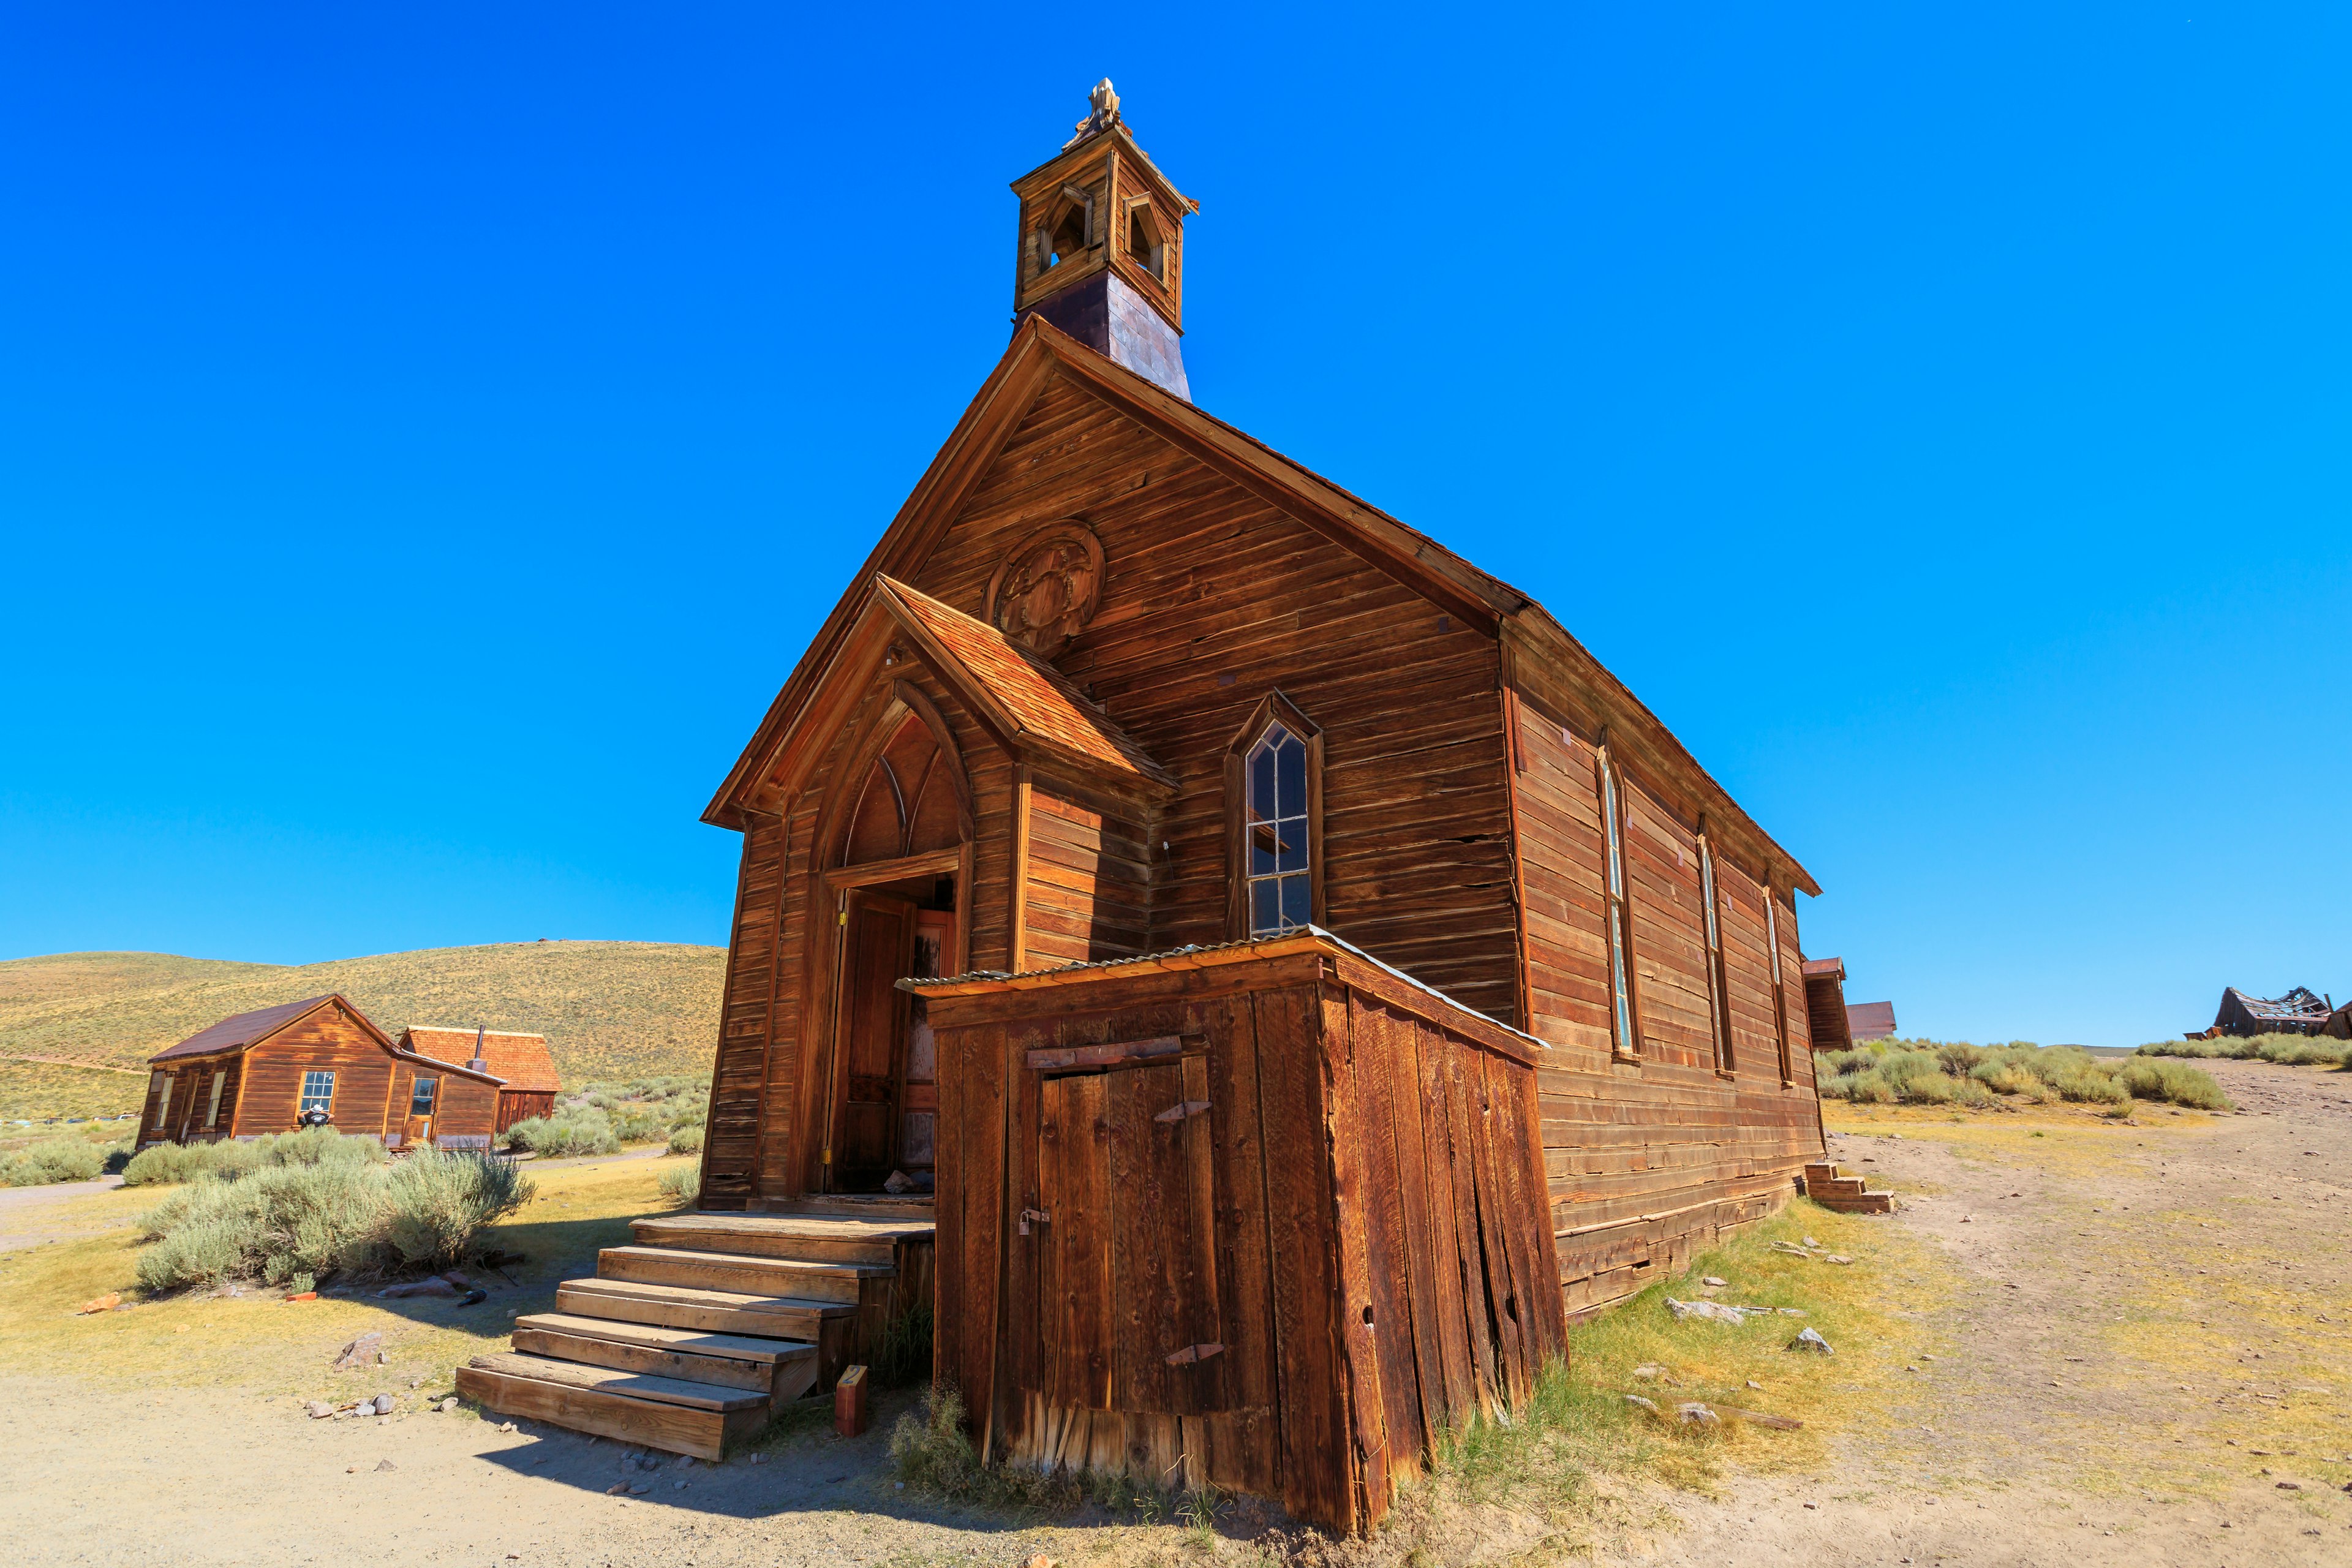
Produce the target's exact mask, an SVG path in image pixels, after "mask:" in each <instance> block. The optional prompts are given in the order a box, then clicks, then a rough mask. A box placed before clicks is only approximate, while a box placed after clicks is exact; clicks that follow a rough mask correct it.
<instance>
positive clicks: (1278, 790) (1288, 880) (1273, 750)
mask: <svg viewBox="0 0 2352 1568" xmlns="http://www.w3.org/2000/svg"><path fill="white" fill-rule="evenodd" d="M1246 764H1247V765H1246V771H1247V775H1248V780H1249V801H1248V806H1249V812H1248V818H1247V820H1246V822H1245V823H1244V826H1243V831H1244V834H1245V835H1246V838H1247V844H1248V879H1249V885H1248V901H1247V907H1248V910H1249V931H1250V935H1252V936H1265V935H1269V934H1271V933H1274V932H1277V931H1291V930H1294V929H1296V928H1297V927H1299V926H1303V925H1307V924H1310V923H1311V922H1312V921H1314V918H1315V889H1314V882H1313V878H1312V867H1311V866H1310V864H1309V857H1310V856H1311V855H1312V854H1313V853H1314V847H1313V846H1312V845H1311V844H1309V843H1308V842H1307V820H1308V812H1307V742H1304V741H1302V740H1300V739H1299V738H1298V737H1297V735H1294V734H1292V733H1291V732H1290V731H1289V729H1288V728H1287V727H1286V726H1285V725H1284V724H1282V723H1281V722H1280V721H1276V722H1275V723H1272V724H1269V725H1267V726H1266V729H1265V733H1264V734H1262V735H1260V736H1259V737H1258V739H1257V743H1256V744H1255V745H1254V746H1252V747H1251V748H1250V750H1249V755H1248V757H1247V759H1246Z"/></svg>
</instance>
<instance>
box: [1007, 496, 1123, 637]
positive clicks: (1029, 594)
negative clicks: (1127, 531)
mask: <svg viewBox="0 0 2352 1568" xmlns="http://www.w3.org/2000/svg"><path fill="white" fill-rule="evenodd" d="M1102 588H1103V547H1102V541H1101V540H1099V539H1097V538H1096V537H1095V531H1094V530H1093V529H1091V528H1088V527H1087V525H1086V524H1085V523H1083V522H1080V521H1077V520H1076V518H1070V519H1067V520H1066V521H1061V522H1055V523H1048V524H1047V525H1046V526H1045V527H1044V528H1041V529H1039V530H1038V531H1036V532H1034V533H1033V534H1031V535H1030V536H1029V537H1028V538H1026V539H1024V540H1023V541H1022V542H1020V543H1019V544H1017V545H1015V546H1014V547H1013V552H1012V553H1011V554H1009V555H1007V556H1006V557H1005V558H1004V564H1003V565H1002V566H999V567H998V568H997V569H996V575H995V576H993V577H992V578H990V579H989V580H988V622H989V624H990V625H991V626H994V627H995V628H996V629H997V630H998V631H1001V632H1003V634H1004V635H1005V636H1006V637H1010V638H1012V639H1013V641H1014V642H1017V643H1019V644H1021V645H1022V646H1023V647H1025V648H1027V649H1029V650H1030V651H1031V652H1032V653H1034V654H1036V655H1037V656H1038V657H1040V658H1053V657H1054V656H1055V654H1057V653H1059V652H1061V651H1062V649H1063V648H1065V647H1068V646H1069V641H1070V639H1071V638H1072V637H1076V636H1077V635H1078V632H1079V631H1080V629H1081V628H1083V627H1084V626H1086V624H1087V622H1088V621H1090V620H1092V619H1093V618H1094V613H1095V606H1096V605H1099V604H1101V603H1102Z"/></svg>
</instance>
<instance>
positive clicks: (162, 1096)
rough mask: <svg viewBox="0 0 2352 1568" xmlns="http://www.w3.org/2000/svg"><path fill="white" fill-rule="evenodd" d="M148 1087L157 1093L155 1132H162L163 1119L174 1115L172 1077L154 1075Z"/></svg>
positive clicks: (164, 1074)
mask: <svg viewBox="0 0 2352 1568" xmlns="http://www.w3.org/2000/svg"><path fill="white" fill-rule="evenodd" d="M148 1087H149V1088H151V1089H153V1090H154V1091H155V1131H158V1132H161V1131H163V1119H164V1118H165V1117H167V1116H169V1115H171V1113H172V1075H171V1074H170V1073H167V1072H159V1073H156V1074H153V1075H152V1077H151V1078H150V1079H149V1083H148Z"/></svg>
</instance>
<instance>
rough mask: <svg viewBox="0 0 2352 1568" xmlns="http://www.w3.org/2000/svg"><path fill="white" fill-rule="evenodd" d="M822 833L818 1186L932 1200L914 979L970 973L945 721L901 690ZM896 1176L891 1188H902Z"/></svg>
mask: <svg viewBox="0 0 2352 1568" xmlns="http://www.w3.org/2000/svg"><path fill="white" fill-rule="evenodd" d="M843 776H844V778H845V780H848V781H851V783H850V788H849V790H848V791H847V792H846V793H845V794H844V795H840V796H838V797H837V799H836V815H835V816H834V819H833V822H832V824H831V826H830V827H829V829H828V831H827V832H826V834H825V835H824V841H825V842H826V843H827V844H828V845H829V846H830V847H832V850H833V854H832V856H831V857H830V858H831V860H832V868H831V869H829V870H828V871H826V872H825V873H824V880H825V882H826V884H827V891H828V892H829V893H830V894H831V898H830V900H829V901H830V903H831V905H832V907H833V910H834V914H835V920H834V922H833V923H834V931H835V941H834V943H833V963H832V973H831V975H830V979H831V981H832V984H831V986H830V990H831V992H832V994H833V995H834V997H835V1006H834V1007H833V1009H832V1027H831V1030H830V1033H829V1038H828V1045H829V1049H828V1050H827V1052H826V1059H825V1063H824V1074H823V1076H822V1078H821V1079H820V1080H819V1081H818V1084H817V1085H816V1086H814V1087H818V1088H819V1089H821V1091H822V1099H821V1100H820V1102H819V1105H818V1107H817V1111H818V1118H817V1120H818V1125H819V1128H820V1129H821V1131H820V1135H819V1140H818V1142H819V1150H818V1160H817V1169H816V1171H815V1173H814V1175H815V1177H816V1180H815V1182H814V1185H815V1186H816V1187H817V1189H818V1190H820V1191H824V1192H832V1193H866V1192H879V1191H883V1190H886V1189H887V1188H890V1187H894V1186H895V1187H897V1188H898V1189H899V1190H902V1191H903V1190H909V1189H911V1190H912V1191H915V1192H929V1191H930V1190H931V1186H932V1175H933V1170H934V1166H935V1162H936V1154H935V1152H934V1151H935V1148H936V1143H937V1130H938V1121H939V1085H938V1081H937V1080H938V1066H937V1058H936V1056H935V1055H934V1053H933V1052H932V1049H931V1031H930V1026H929V1022H928V1021H927V1020H926V1018H925V1017H924V1016H923V1005H922V1004H921V1002H919V1000H918V999H916V998H914V997H911V996H909V995H908V994H906V993H905V992H903V991H900V990H898V981H899V980H900V979H901V978H903V977H905V976H908V975H929V974H952V973H959V972H961V970H962V969H963V968H964V967H965V963H964V952H965V940H966V933H965V931H964V912H965V909H966V906H967V905H968V903H969V900H970V892H969V889H970V886H971V821H972V815H971V784H970V782H969V780H968V779H967V778H966V776H965V774H964V770H963V763H962V759H961V757H960V756H959V755H958V754H957V752H956V748H955V742H954V738H953V736H952V734H951V732H950V731H949V729H948V727H947V724H946V722H945V721H944V720H942V719H941V718H940V714H939V711H938V710H937V709H936V708H934V707H933V706H932V705H931V703H930V701H929V700H928V699H927V698H925V697H924V696H923V694H922V693H921V692H920V691H919V689H916V688H914V687H912V686H910V685H908V684H907V683H906V682H904V681H901V682H898V683H896V684H895V685H894V687H893V689H892V696H891V700H890V702H889V703H888V705H887V707H886V708H885V710H883V712H882V713H881V714H880V715H879V716H878V719H877V722H876V723H875V725H874V727H873V729H872V731H870V732H869V733H868V735H867V737H866V742H865V743H864V744H863V745H861V746H860V747H859V748H858V749H857V750H856V752H853V753H852V755H851V765H850V766H849V767H847V768H845V770H844V774H843ZM894 1178H896V1179H895V1180H894Z"/></svg>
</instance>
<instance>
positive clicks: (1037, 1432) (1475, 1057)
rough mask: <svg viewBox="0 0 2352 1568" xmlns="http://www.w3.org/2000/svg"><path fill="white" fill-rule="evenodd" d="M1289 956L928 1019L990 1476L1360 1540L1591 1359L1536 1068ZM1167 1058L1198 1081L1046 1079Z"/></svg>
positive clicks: (970, 1001) (960, 1317)
mask: <svg viewBox="0 0 2352 1568" xmlns="http://www.w3.org/2000/svg"><path fill="white" fill-rule="evenodd" d="M1292 946H1293V947H1294V948H1295V951H1284V952H1277V953H1274V954H1270V955H1268V956H1265V957H1257V956H1237V955H1227V956H1222V957H1220V958H1218V959H1216V960H1215V961H1214V962H1212V963H1206V964H1204V965H1202V966H1198V967H1189V968H1187V967H1181V966H1179V967H1176V968H1173V969H1170V970H1157V971H1155V970H1125V969H1119V968H1112V969H1108V970H1095V971H1089V972H1087V973H1084V974H1080V975H1074V976H1072V977H1070V978H1069V979H1068V980H1066V981H1063V982H1060V983H1057V984H1052V985H1049V986H1043V987H1037V988H1034V989H1022V988H1007V989H999V990H989V989H987V988H986V986H985V985H984V984H983V985H982V987H980V988H978V989H974V990H968V991H962V992H957V993H940V992H927V993H926V994H927V995H928V996H929V1006H930V1016H931V1018H932V1022H933V1026H934V1028H935V1029H936V1030H937V1037H938V1039H939V1042H940V1108H941V1109H940V1137H941V1148H940V1192H939V1196H938V1221H939V1268H940V1299H941V1300H942V1301H952V1302H955V1303H957V1307H956V1309H955V1310H954V1311H952V1312H950V1313H946V1314H943V1316H942V1318H941V1320H940V1322H941V1327H940V1332H939V1337H938V1339H937V1341H936V1344H937V1356H938V1372H939V1374H940V1376H941V1377H943V1378H945V1379H947V1380H950V1381H951V1382H953V1383H954V1384H956V1386H958V1387H959V1388H961V1390H962V1391H963V1393H964V1394H965V1398H966V1400H967V1402H968V1405H969V1407H970V1409H971V1412H972V1415H973V1421H974V1426H975V1428H976V1430H977V1431H978V1432H979V1434H980V1436H981V1437H982V1441H983V1443H984V1444H985V1445H986V1447H988V1449H989V1450H990V1451H991V1452H992V1453H993V1454H998V1455H1002V1456H1003V1457H1005V1458H1008V1459H1010V1460H1011V1461H1013V1462H1014V1463H1022V1464H1030V1465H1035V1466H1039V1467H1043V1468H1054V1467H1056V1466H1060V1465H1068V1466H1071V1467H1072V1468H1105V1469H1116V1468H1133V1469H1149V1470H1150V1471H1151V1472H1153V1473H1156V1474H1161V1475H1166V1476H1169V1477H1171V1478H1174V1477H1176V1476H1177V1475H1178V1474H1179V1472H1180V1471H1181V1474H1182V1476H1183V1478H1184V1479H1186V1480H1187V1481H1188V1482H1189V1483H1190V1484H1192V1485H1196V1486H1197V1485H1201V1484H1202V1483H1206V1482H1213V1483H1215V1484H1216V1485H1219V1486H1223V1487H1227V1488H1233V1489H1242V1490H1247V1491H1253V1492H1257V1493H1261V1494H1264V1495H1268V1496H1277V1497H1280V1498H1281V1499H1282V1500H1283V1501H1284V1503H1285V1505H1286V1507H1287V1508H1289V1509H1290V1510H1291V1511H1292V1512H1293V1513H1295V1514H1297V1515H1298V1516H1299V1517H1301V1518H1303V1519H1307V1520H1311V1521H1315V1522H1318V1523H1319V1524H1323V1525H1325V1526H1327V1527H1330V1528H1336V1529H1339V1530H1342V1531H1347V1530H1353V1529H1357V1528H1360V1527H1363V1526H1367V1525H1370V1524H1371V1523H1373V1522H1376V1521H1378V1519H1379V1518H1380V1517H1381V1514H1382V1513H1383V1512H1384V1511H1385V1510H1386V1509H1387V1506H1388V1503H1389V1500H1390V1497H1391V1492H1392V1489H1393V1488H1394V1486H1395V1485H1396V1484H1397V1483H1398V1482H1399V1481H1400V1480H1402V1479H1404V1478H1406V1477H1408V1476H1410V1475H1412V1474H1413V1473H1415V1472H1417V1471H1418V1470H1419V1468H1421V1466H1422V1465H1423V1461H1424V1456H1425V1454H1426V1453H1427V1451H1428V1447H1429V1445H1430V1444H1431V1442H1432V1441H1433V1439H1434V1438H1435V1437H1436V1436H1437V1435H1439V1434H1440V1433H1442V1432H1443V1431H1444V1430H1446V1429H1448V1428H1450V1427H1452V1426H1454V1425H1456V1424H1458V1423H1459V1422H1461V1421H1462V1420H1464V1419H1465V1417H1467V1416H1468V1415H1471V1414H1472V1413H1473V1412H1475V1411H1476V1410H1478V1409H1480V1408H1482V1407H1483V1408H1486V1409H1492V1408H1494V1407H1495V1405H1496V1403H1497V1402H1498V1401H1511V1402H1516V1401H1518V1400H1520V1399H1523V1398H1525V1397H1526V1395H1527V1394H1528V1392H1529V1390H1530V1389H1531V1387H1532V1385H1533V1383H1534V1379H1535V1377H1536V1375H1537V1374H1538V1371H1539V1370H1540V1368H1541V1366H1542V1365H1543V1363H1545V1362H1546V1361H1547V1360H1550V1359H1554V1358H1558V1357H1560V1356H1563V1355H1565V1353H1566V1349H1567V1346H1566V1331H1565V1321H1564V1319H1563V1316H1562V1313H1561V1310H1560V1300H1559V1294H1558V1290H1557V1287H1556V1284H1555V1282H1554V1281H1555V1278H1556V1276H1557V1273H1558V1268H1557V1265H1556V1264H1555V1262H1554V1260H1553V1256H1552V1246H1551V1236H1550V1231H1549V1219H1548V1205H1547V1203H1546V1200H1545V1195H1544V1191H1543V1179H1544V1178H1543V1164H1542V1158H1541V1151H1540V1148H1539V1146H1538V1127H1537V1121H1538V1105H1537V1086H1536V1075H1535V1071H1534V1069H1533V1068H1532V1067H1531V1066H1530V1065H1529V1061H1528V1059H1527V1058H1528V1056H1531V1055H1532V1047H1528V1046H1527V1044H1526V1042H1524V1041H1518V1042H1517V1044H1516V1045H1515V1046H1513V1045H1512V1044H1511V1043H1512V1041H1513V1039H1514V1037H1510V1036H1509V1035H1508V1033H1507V1031H1504V1030H1500V1029H1497V1028H1496V1027H1495V1026H1493V1025H1492V1024H1491V1023H1489V1022H1487V1021H1486V1020H1485V1019H1483V1018H1477V1017H1475V1016H1474V1015H1471V1014H1469V1013H1468V1012H1467V1010H1466V1009H1462V1008H1458V1007H1454V1006H1452V1005H1448V1004H1447V1003H1446V1002H1445V1001H1444V999H1443V998H1440V997H1436V996H1433V995H1431V994H1428V993H1426V992H1423V991H1419V990H1417V989H1414V988H1412V987H1410V986H1407V985H1405V984H1401V983H1399V982H1397V981H1396V980H1395V979H1394V978H1393V977H1392V976H1390V975H1387V974H1386V973H1383V972H1381V971H1380V970H1378V969H1376V968H1375V967H1374V966H1372V965H1370V964H1367V963H1362V962H1361V961H1360V959H1357V958H1355V957H1354V956H1353V955H1349V954H1346V953H1345V950H1343V949H1339V948H1338V947H1336V946H1335V945H1333V944H1330V943H1328V941H1327V940H1326V939H1323V938H1320V937H1316V938H1297V939H1293V942H1292ZM1165 1037H1176V1038H1178V1039H1180V1040H1181V1041H1182V1042H1183V1046H1182V1053H1181V1056H1161V1057H1158V1058H1150V1059H1141V1060H1134V1061H1129V1062H1124V1063H1120V1064H1116V1065H1112V1066H1108V1067H1106V1068H1099V1069H1093V1070H1090V1069H1087V1068H1079V1069H1076V1070H1075V1071H1066V1070H1064V1069H1060V1068H1054V1069H1047V1068H1036V1067H1032V1066H1030V1065H1029V1064H1028V1059H1027V1053H1028V1052H1030V1051H1033V1050H1051V1049H1060V1048H1066V1047H1093V1046H1103V1045H1106V1044H1111V1043H1117V1042H1133V1041H1139V1040H1148V1039H1154V1038H1165ZM1498 1045H1499V1046H1511V1048H1509V1049H1504V1048H1498ZM1202 1351H1207V1352H1208V1353H1206V1354H1202V1353H1200V1352H1202ZM1171 1357H1173V1358H1175V1359H1173V1360H1172V1361H1171Z"/></svg>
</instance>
